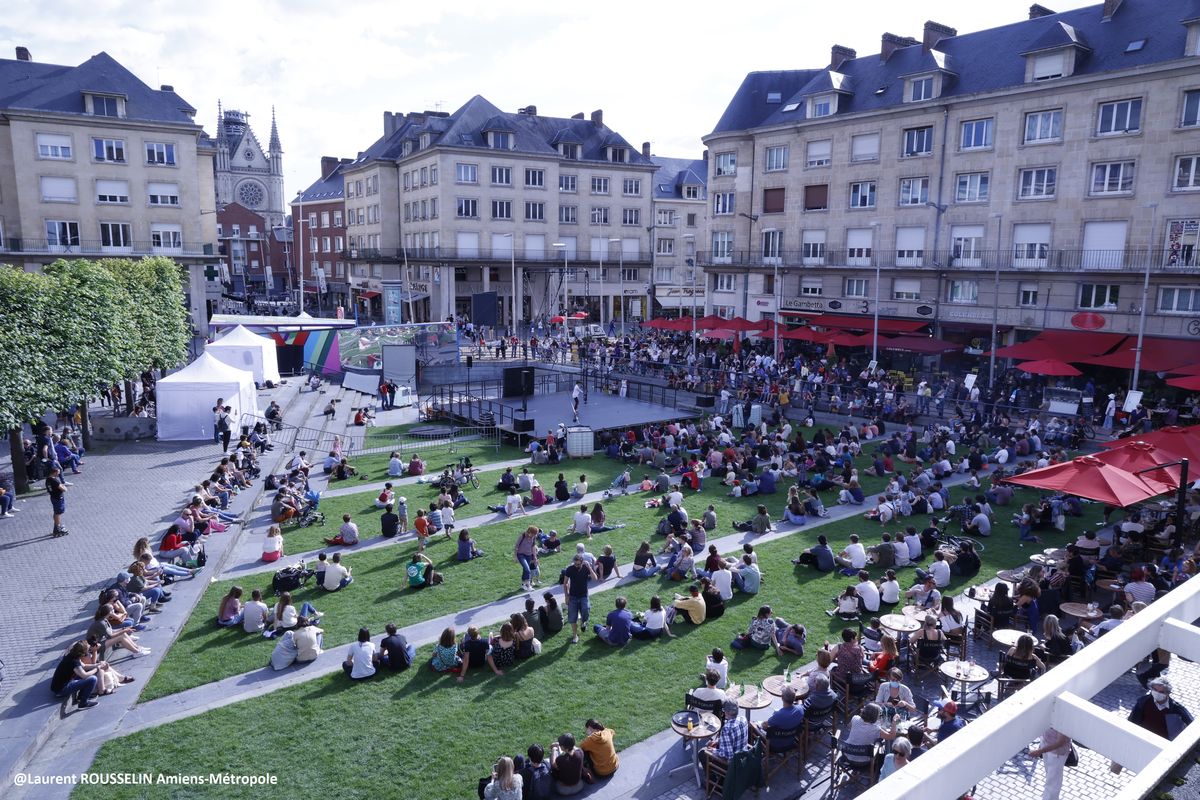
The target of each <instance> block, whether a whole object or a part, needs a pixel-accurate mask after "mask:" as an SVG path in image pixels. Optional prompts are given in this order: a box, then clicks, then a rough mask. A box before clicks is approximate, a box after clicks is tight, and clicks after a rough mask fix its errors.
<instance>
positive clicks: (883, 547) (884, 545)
mask: <svg viewBox="0 0 1200 800" xmlns="http://www.w3.org/2000/svg"><path fill="white" fill-rule="evenodd" d="M907 549H908V548H907V547H905V550H907ZM867 552H868V553H869V554H870V556H871V563H872V564H874V565H875V566H877V567H883V568H885V569H886V568H888V567H894V566H895V565H896V548H895V547H894V546H893V544H892V535H891V534H890V533H885V534H884V535H883V538H882V540H881V541H880V542H879V544H877V545H875V546H874V547H872V548H870V549H869V550H868V551H867Z"/></svg>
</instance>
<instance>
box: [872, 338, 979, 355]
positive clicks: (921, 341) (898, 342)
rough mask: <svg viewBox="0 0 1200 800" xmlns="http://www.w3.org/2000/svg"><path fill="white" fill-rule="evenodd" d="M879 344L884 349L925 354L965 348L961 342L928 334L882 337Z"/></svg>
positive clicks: (937, 353)
mask: <svg viewBox="0 0 1200 800" xmlns="http://www.w3.org/2000/svg"><path fill="white" fill-rule="evenodd" d="M879 346H880V347H882V348H883V349H884V350H904V351H906V352H909V353H923V354H925V355H939V354H941V353H951V352H954V351H957V350H962V349H963V346H962V345H961V344H955V343H954V342H946V341H943V340H941V339H931V338H930V337H928V336H897V337H895V338H893V339H880V340H879Z"/></svg>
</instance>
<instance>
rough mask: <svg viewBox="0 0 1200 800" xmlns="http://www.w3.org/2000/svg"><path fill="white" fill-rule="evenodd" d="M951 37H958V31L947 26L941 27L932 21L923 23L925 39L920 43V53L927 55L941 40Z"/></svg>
mask: <svg viewBox="0 0 1200 800" xmlns="http://www.w3.org/2000/svg"><path fill="white" fill-rule="evenodd" d="M951 36H958V31H956V30H954V28H951V27H950V26H949V25H942V24H941V23H938V22H934V21H932V20H929V21H927V22H926V23H925V38H924V40H923V41H922V42H921V52H923V53H928V52H929V51H930V50H932V49H933V48H935V47H937V43H938V42H940V41H941V40H942V39H948V38H950V37H951Z"/></svg>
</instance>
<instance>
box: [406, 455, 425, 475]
mask: <svg viewBox="0 0 1200 800" xmlns="http://www.w3.org/2000/svg"><path fill="white" fill-rule="evenodd" d="M408 474H409V475H424V474H425V462H424V461H422V460H421V456H420V455H418V454H417V453H413V454H412V458H410V459H409V460H408Z"/></svg>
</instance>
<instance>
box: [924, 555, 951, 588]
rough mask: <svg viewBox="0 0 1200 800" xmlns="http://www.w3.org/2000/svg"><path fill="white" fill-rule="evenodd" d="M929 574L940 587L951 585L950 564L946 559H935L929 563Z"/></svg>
mask: <svg viewBox="0 0 1200 800" xmlns="http://www.w3.org/2000/svg"><path fill="white" fill-rule="evenodd" d="M929 574H930V575H932V576H933V581H934V583H935V584H936V585H937V587H938V588H939V589H943V588H945V587H946V586H949V585H950V565H949V564H947V563H946V562H945V561H937V560H935V561H934V562H933V563H931V564H930V565H929Z"/></svg>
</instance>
